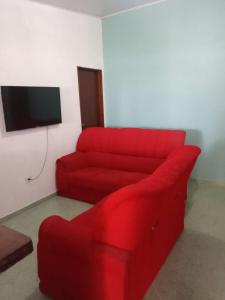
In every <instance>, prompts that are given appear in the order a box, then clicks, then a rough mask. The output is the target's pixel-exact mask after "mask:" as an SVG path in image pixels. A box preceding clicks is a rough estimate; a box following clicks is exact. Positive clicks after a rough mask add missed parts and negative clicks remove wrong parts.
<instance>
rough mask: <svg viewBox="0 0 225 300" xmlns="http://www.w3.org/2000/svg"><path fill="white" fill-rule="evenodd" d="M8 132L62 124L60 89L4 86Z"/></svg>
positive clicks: (3, 93)
mask: <svg viewBox="0 0 225 300" xmlns="http://www.w3.org/2000/svg"><path fill="white" fill-rule="evenodd" d="M1 93H2V103H3V111H4V117H5V125H6V131H14V130H21V129H26V128H33V127H38V126H47V125H51V124H57V123H61V122H62V117H61V105H60V91H59V88H58V87H24V86H2V87H1Z"/></svg>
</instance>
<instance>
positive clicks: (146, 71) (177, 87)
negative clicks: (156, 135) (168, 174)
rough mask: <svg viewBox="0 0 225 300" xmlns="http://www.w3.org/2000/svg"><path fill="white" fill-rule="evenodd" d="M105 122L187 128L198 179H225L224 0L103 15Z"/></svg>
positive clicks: (172, 0)
mask: <svg viewBox="0 0 225 300" xmlns="http://www.w3.org/2000/svg"><path fill="white" fill-rule="evenodd" d="M103 45H104V64H105V78H104V85H105V106H106V124H107V126H116V127H118V126H122V127H127V126H130V127H156V128H182V129H187V131H188V142H189V143H194V144H197V145H199V146H201V148H202V149H203V154H202V156H201V159H200V160H199V162H198V166H197V168H196V170H195V172H194V176H195V177H196V178H199V179H209V180H215V181H223V182H225V1H224V0H168V1H165V2H161V3H159V4H156V5H152V6H148V7H145V8H142V9H137V10H134V11H130V12H126V13H123V14H120V15H116V16H112V17H108V18H106V19H104V20H103Z"/></svg>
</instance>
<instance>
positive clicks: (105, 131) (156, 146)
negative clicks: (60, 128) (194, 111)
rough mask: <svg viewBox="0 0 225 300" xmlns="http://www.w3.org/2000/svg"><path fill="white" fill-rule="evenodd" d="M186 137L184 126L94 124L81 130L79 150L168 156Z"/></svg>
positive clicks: (158, 156)
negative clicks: (108, 125) (124, 126)
mask: <svg viewBox="0 0 225 300" xmlns="http://www.w3.org/2000/svg"><path fill="white" fill-rule="evenodd" d="M184 140H185V131H182V130H160V129H140V128H101V127H98V128H96V127H94V128H88V129H86V130H84V131H83V132H82V133H81V135H80V137H79V139H78V143H77V151H82V152H101V153H111V154H120V155H131V156H141V157H152V158H159V159H165V158H166V157H167V156H168V155H169V154H170V153H171V151H173V150H174V149H175V148H177V147H179V146H182V145H183V144H184Z"/></svg>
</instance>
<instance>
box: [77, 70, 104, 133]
mask: <svg viewBox="0 0 225 300" xmlns="http://www.w3.org/2000/svg"><path fill="white" fill-rule="evenodd" d="M77 71H78V84H79V95H80V112H81V124H82V130H83V129H85V128H88V127H104V112H103V111H104V110H103V94H102V71H101V70H95V69H88V68H82V67H78V68H77Z"/></svg>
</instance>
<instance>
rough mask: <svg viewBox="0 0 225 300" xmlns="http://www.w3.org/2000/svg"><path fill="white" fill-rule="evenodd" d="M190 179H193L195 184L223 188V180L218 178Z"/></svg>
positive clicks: (224, 185) (224, 182)
mask: <svg viewBox="0 0 225 300" xmlns="http://www.w3.org/2000/svg"><path fill="white" fill-rule="evenodd" d="M191 181H195V182H196V183H197V184H200V185H203V184H208V185H214V186H218V187H224V188H225V181H219V180H207V179H195V178H191Z"/></svg>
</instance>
